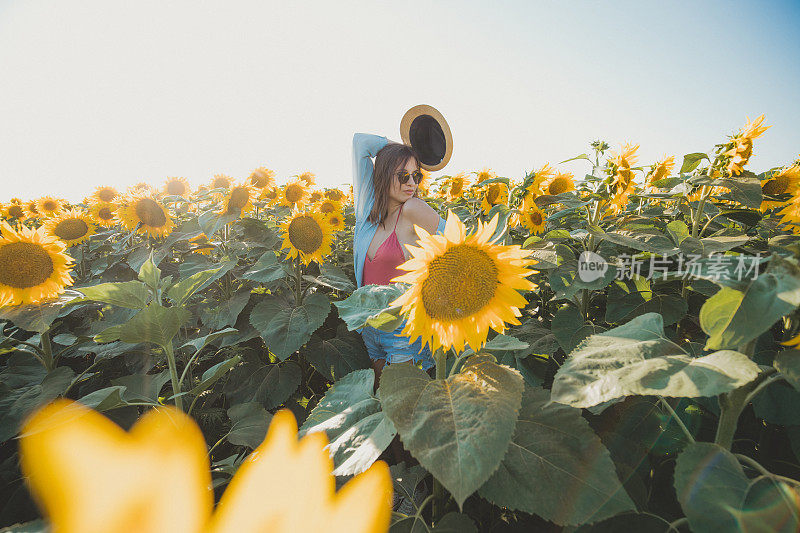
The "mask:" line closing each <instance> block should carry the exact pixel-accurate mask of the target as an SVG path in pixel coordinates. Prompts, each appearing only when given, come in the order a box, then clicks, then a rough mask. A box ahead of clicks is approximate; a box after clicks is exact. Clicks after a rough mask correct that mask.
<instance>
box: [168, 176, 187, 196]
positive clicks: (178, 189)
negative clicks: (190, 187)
mask: <svg viewBox="0 0 800 533" xmlns="http://www.w3.org/2000/svg"><path fill="white" fill-rule="evenodd" d="M167 193H168V194H170V195H173V196H183V195H184V193H186V185H184V184H183V182H182V181H178V180H175V181H170V182H169V183H167Z"/></svg>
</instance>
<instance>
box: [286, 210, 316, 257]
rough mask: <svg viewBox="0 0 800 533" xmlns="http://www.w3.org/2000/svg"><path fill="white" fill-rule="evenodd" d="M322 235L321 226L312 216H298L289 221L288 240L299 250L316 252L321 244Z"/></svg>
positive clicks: (308, 252)
mask: <svg viewBox="0 0 800 533" xmlns="http://www.w3.org/2000/svg"><path fill="white" fill-rule="evenodd" d="M322 237H323V235H322V228H321V227H320V226H319V224H318V223H317V221H316V220H314V218H313V217H309V216H299V217H295V218H294V219H292V221H291V222H290V223H289V242H291V243H292V246H294V247H295V248H297V249H298V250H300V251H301V252H305V253H307V254H311V253H314V252H316V251H317V250H318V249H319V247H320V246H322Z"/></svg>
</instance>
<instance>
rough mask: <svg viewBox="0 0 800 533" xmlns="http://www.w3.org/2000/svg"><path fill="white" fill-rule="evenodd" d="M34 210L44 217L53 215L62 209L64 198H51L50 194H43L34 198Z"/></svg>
mask: <svg viewBox="0 0 800 533" xmlns="http://www.w3.org/2000/svg"><path fill="white" fill-rule="evenodd" d="M36 210H37V211H38V212H39V214H41V215H43V216H46V217H52V216H55V215H57V214H58V213H60V212H61V211H63V210H64V200H60V199H58V198H53V197H52V196H43V197H41V198H39V199H38V200H36Z"/></svg>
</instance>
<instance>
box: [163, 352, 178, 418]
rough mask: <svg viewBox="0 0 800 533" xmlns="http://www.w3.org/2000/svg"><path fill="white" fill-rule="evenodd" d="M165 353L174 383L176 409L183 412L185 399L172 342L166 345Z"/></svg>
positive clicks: (173, 391)
mask: <svg viewBox="0 0 800 533" xmlns="http://www.w3.org/2000/svg"><path fill="white" fill-rule="evenodd" d="M164 352H165V353H166V355H167V365H168V366H169V377H170V381H172V395H173V396H174V397H175V407H177V408H178V409H179V410H181V411H183V397H182V396H180V393H181V383H180V379H179V378H178V366H177V364H176V363H175V353H174V352H173V351H172V340H170V341H169V342H168V343H166V344H165V345H164Z"/></svg>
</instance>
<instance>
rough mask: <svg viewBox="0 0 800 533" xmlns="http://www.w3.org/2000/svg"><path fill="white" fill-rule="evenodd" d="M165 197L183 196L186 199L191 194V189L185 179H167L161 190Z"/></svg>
mask: <svg viewBox="0 0 800 533" xmlns="http://www.w3.org/2000/svg"><path fill="white" fill-rule="evenodd" d="M161 190H162V191H163V193H164V194H165V195H167V196H183V197H184V198H188V197H189V194H190V193H191V192H192V187H191V185H189V182H188V181H187V180H186V178H178V177H175V178H167V179H166V181H165V182H164V187H163V188H162V189H161Z"/></svg>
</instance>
